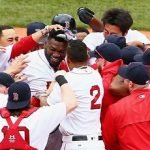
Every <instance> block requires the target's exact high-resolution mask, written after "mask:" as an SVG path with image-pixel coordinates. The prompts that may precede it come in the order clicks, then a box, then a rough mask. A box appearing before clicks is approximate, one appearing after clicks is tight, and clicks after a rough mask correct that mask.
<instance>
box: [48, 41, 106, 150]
mask: <svg viewBox="0 0 150 150" xmlns="http://www.w3.org/2000/svg"><path fill="white" fill-rule="evenodd" d="M66 58H67V63H68V66H69V68H70V71H69V72H68V73H67V74H66V75H65V78H66V79H67V81H68V83H69V85H70V86H71V88H72V89H73V92H74V93H75V96H76V98H77V102H78V107H77V108H76V109H75V110H74V111H73V112H72V113H70V114H69V115H67V117H66V118H65V119H64V120H63V121H62V123H61V124H60V127H59V129H60V131H61V133H62V135H63V138H62V141H63V144H62V148H61V150H70V149H81V150H84V149H86V150H91V149H94V150H99V149H104V144H103V141H102V137H101V131H100V121H99V117H100V107H101V100H102V98H103V85H102V79H101V76H100V75H99V73H98V72H97V71H95V70H94V69H92V68H91V67H89V66H87V61H88V54H87V49H86V45H85V44H84V43H83V42H82V41H80V40H73V41H71V42H69V45H68V48H67V57H66ZM59 94H60V87H59V86H58V84H55V85H54V87H53V90H52V92H51V94H50V95H49V97H48V99H47V102H48V104H49V105H51V104H55V103H58V102H59V101H60V100H61V99H60V96H59Z"/></svg>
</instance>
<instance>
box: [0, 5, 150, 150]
mask: <svg viewBox="0 0 150 150" xmlns="http://www.w3.org/2000/svg"><path fill="white" fill-rule="evenodd" d="M77 15H78V17H79V19H80V21H81V22H83V23H85V24H87V25H89V27H90V28H91V29H92V32H89V31H88V30H87V29H86V28H83V27H78V26H77V25H76V21H75V19H74V18H73V17H72V16H71V15H69V14H63V13H62V14H58V15H56V16H54V17H53V19H52V22H51V25H45V24H44V23H42V22H32V23H29V24H28V25H27V36H26V37H23V38H19V37H18V35H17V34H16V32H15V30H14V28H13V27H10V26H8V25H0V99H1V100H0V122H1V123H0V149H1V150H4V149H22V150H23V149H24V150H105V149H106V150H130V149H131V150H132V149H136V150H138V149H139V150H149V149H150V142H149V141H150V140H149V139H150V123H149V122H150V111H149V104H150V100H149V95H150V94H149V93H150V85H149V83H150V82H149V81H150V72H149V71H150V70H149V66H150V48H149V47H150V40H149V39H148V37H146V36H145V35H143V34H142V33H141V32H139V31H137V30H132V29H131V26H132V24H133V19H132V17H131V15H130V13H129V12H128V11H127V10H124V9H120V8H112V9H108V10H107V11H106V12H104V14H103V16H102V18H101V20H99V19H97V18H96V17H95V13H94V12H93V11H91V10H90V9H88V8H85V7H81V8H79V9H78V10H77Z"/></svg>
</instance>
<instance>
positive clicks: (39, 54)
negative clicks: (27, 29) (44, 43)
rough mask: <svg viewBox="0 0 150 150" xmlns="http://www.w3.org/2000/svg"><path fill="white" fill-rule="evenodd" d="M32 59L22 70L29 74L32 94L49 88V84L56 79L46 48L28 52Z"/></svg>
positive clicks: (28, 80) (28, 79) (28, 81)
mask: <svg viewBox="0 0 150 150" xmlns="http://www.w3.org/2000/svg"><path fill="white" fill-rule="evenodd" d="M28 55H29V57H28V58H27V60H30V62H29V64H28V66H27V67H26V68H25V69H24V70H23V71H22V73H23V74H25V75H26V76H27V80H25V82H26V83H28V84H29V86H30V88H31V92H32V95H34V93H36V92H43V91H46V90H47V84H48V83H49V82H51V81H54V80H55V75H54V70H53V68H52V67H51V66H50V64H49V62H48V61H47V59H46V57H45V54H44V49H41V50H37V51H34V52H31V53H29V54H28Z"/></svg>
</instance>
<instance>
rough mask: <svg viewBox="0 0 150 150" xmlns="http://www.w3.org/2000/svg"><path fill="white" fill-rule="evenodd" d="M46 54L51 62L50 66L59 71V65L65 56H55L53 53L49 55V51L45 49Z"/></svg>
mask: <svg viewBox="0 0 150 150" xmlns="http://www.w3.org/2000/svg"><path fill="white" fill-rule="evenodd" d="M45 56H46V59H47V61H48V62H49V64H50V66H51V67H52V68H53V69H54V70H55V71H57V70H58V67H59V65H60V63H61V61H62V60H63V59H64V57H54V56H53V55H48V54H47V52H46V51H45Z"/></svg>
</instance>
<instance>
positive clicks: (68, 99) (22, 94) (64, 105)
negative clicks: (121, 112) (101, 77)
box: [0, 72, 77, 150]
mask: <svg viewBox="0 0 150 150" xmlns="http://www.w3.org/2000/svg"><path fill="white" fill-rule="evenodd" d="M63 74H64V72H57V73H56V81H58V84H59V85H60V87H61V94H62V95H61V96H62V98H63V101H62V102H60V103H58V104H56V105H51V106H50V107H49V106H45V107H41V108H39V109H38V110H36V111H35V112H33V113H32V114H31V115H30V116H29V117H27V118H25V119H23V120H22V121H21V123H20V125H19V126H25V127H26V128H28V129H29V141H30V146H32V147H34V148H36V149H38V150H44V148H45V145H46V142H47V139H48V136H49V133H50V132H52V131H53V129H54V128H55V127H56V126H57V125H58V124H59V123H60V122H61V121H62V120H63V119H64V118H65V116H66V114H68V113H69V112H71V111H72V110H73V109H75V107H76V106H77V103H76V98H75V96H74V94H73V92H72V90H71V88H70V86H69V85H68V84H67V81H66V79H65V78H64V76H63ZM30 96H31V93H30V88H29V86H28V84H27V83H25V82H15V83H13V84H12V85H11V86H10V87H9V90H8V102H7V106H6V108H7V111H8V112H9V113H10V115H11V119H12V120H13V122H15V121H16V119H17V116H19V115H20V114H21V113H22V111H24V110H26V111H28V109H30ZM0 120H1V124H0V131H1V129H2V128H3V127H4V126H7V125H8V124H7V121H6V120H5V119H4V118H2V117H1V116H0ZM13 137H14V136H13V135H12V136H11V138H10V140H9V141H11V140H15V138H13ZM3 138H4V135H3V134H2V131H1V133H0V141H2V139H3ZM0 146H1V143H0ZM5 146H6V145H5Z"/></svg>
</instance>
